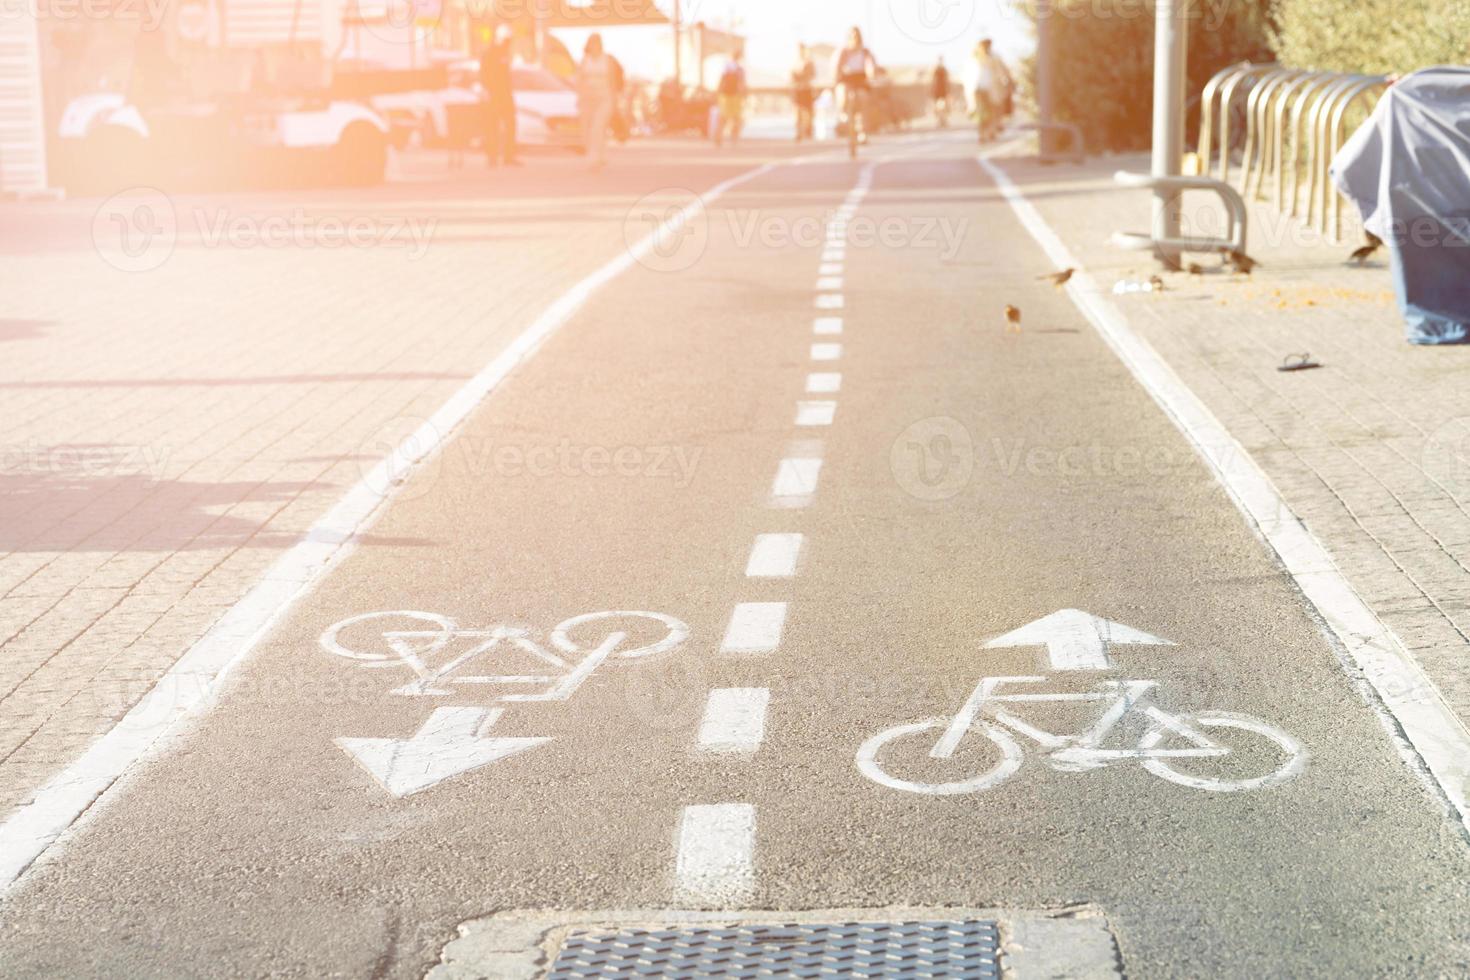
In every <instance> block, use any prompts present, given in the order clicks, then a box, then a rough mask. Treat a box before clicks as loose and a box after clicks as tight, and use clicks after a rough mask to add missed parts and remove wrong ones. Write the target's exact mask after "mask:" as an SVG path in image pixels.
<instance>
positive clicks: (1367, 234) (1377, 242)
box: [1363, 229, 1383, 248]
mask: <svg viewBox="0 0 1470 980" xmlns="http://www.w3.org/2000/svg"><path fill="white" fill-rule="evenodd" d="M1363 237H1364V238H1366V239H1367V240H1368V244H1369V245H1372V246H1373V247H1374V248H1382V247H1383V239H1381V238H1379V237H1378V236H1377V235H1375V234H1373V233H1372V232H1371V231H1368V230H1367V229H1364V230H1363Z"/></svg>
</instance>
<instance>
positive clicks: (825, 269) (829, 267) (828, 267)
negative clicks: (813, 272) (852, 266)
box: [817, 262, 842, 276]
mask: <svg viewBox="0 0 1470 980" xmlns="http://www.w3.org/2000/svg"><path fill="white" fill-rule="evenodd" d="M817 275H819V276H840V275H842V263H841V262H823V263H822V264H821V265H819V266H817Z"/></svg>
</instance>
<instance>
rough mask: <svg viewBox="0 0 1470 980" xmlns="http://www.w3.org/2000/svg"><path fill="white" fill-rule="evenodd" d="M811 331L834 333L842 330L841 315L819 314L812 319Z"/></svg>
mask: <svg viewBox="0 0 1470 980" xmlns="http://www.w3.org/2000/svg"><path fill="white" fill-rule="evenodd" d="M812 332H813V333H819V334H835V333H841V332H842V317H840V316H819V317H817V318H816V319H815V320H813V321H812Z"/></svg>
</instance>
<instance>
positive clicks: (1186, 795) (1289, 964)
mask: <svg viewBox="0 0 1470 980" xmlns="http://www.w3.org/2000/svg"><path fill="white" fill-rule="evenodd" d="M863 210H864V213H865V214H867V215H868V216H870V217H871V218H872V219H873V220H874V221H875V222H877V223H878V224H880V225H881V224H882V223H883V222H884V221H890V220H891V221H894V222H897V223H906V224H908V225H910V226H913V227H919V226H921V225H922V224H923V222H924V221H925V220H926V219H933V218H944V219H947V220H950V221H953V222H957V223H965V224H966V226H967V230H966V233H965V234H964V235H963V236H962V239H963V243H964V244H963V247H962V248H961V249H960V250H959V251H958V252H957V253H955V254H953V255H948V256H943V255H940V256H936V255H935V254H933V253H927V252H925V251H924V250H923V249H919V248H914V247H912V246H911V245H910V246H909V247H883V246H880V247H878V248H876V249H873V250H857V251H854V252H853V253H852V257H851V258H850V259H849V263H848V270H847V279H848V284H849V285H848V289H847V294H846V296H845V298H844V303H845V307H846V311H847V313H846V323H845V326H844V330H845V335H846V341H845V345H844V358H845V359H846V368H845V370H844V375H843V392H844V393H843V401H842V408H841V412H840V415H839V418H838V421H837V423H836V424H835V425H834V426H833V428H832V430H831V433H830V435H829V437H828V440H827V452H826V458H827V465H826V468H825V471H824V474H823V479H824V481H826V482H825V487H824V491H823V494H822V495H821V497H820V498H819V499H818V500H816V501H815V502H814V504H813V506H812V508H811V510H810V512H809V514H808V515H807V520H808V522H809V528H810V530H809V535H810V539H811V542H812V558H811V562H810V564H809V565H808V566H807V567H806V568H805V569H804V571H803V576H802V578H801V582H800V589H801V592H800V595H799V598H798V600H797V604H798V605H799V607H800V608H801V609H802V610H803V613H802V614H801V615H796V614H795V613H793V618H792V623H791V627H790V629H789V630H788V632H787V634H786V637H785V641H784V644H783V650H784V651H785V656H784V657H783V658H782V671H783V679H782V680H780V681H776V682H775V685H774V690H776V691H779V692H781V694H780V696H781V697H782V698H784V699H786V700H788V701H794V702H797V703H802V704H804V705H805V711H804V717H803V723H802V724H799V725H792V724H786V725H781V726H778V727H775V728H773V730H772V734H771V736H770V738H769V740H768V742H767V744H766V746H765V748H764V750H763V751H764V752H766V753H768V754H769V755H770V756H771V757H772V758H777V759H780V760H781V763H782V765H781V766H780V767H779V771H777V769H776V767H774V766H773V768H772V770H771V771H770V772H769V773H765V772H763V773H762V777H763V780H762V782H761V783H760V789H759V790H758V791H759V792H761V794H762V795H763V797H766V798H770V799H775V800H782V801H785V802H783V803H780V804H778V805H776V806H769V805H768V806H766V807H763V808H762V821H763V823H762V826H761V844H762V850H761V852H760V857H761V859H762V861H763V865H762V867H763V868H765V869H766V870H767V873H766V874H764V875H763V876H762V879H761V880H762V882H763V883H764V885H765V886H766V890H764V891H763V892H762V894H761V900H760V901H759V902H758V904H759V905H760V906H761V907H767V906H769V907H778V908H781V907H824V906H825V907H836V906H841V907H849V908H852V907H857V908H879V907H884V906H890V905H914V906H926V907H932V906H950V905H963V906H967V907H977V906H981V907H983V906H999V907H1009V908H1027V907H1031V908H1052V909H1055V908H1065V907H1072V906H1080V907H1085V908H1086V909H1087V910H1089V911H1096V912H1098V913H1101V914H1102V915H1104V916H1106V917H1107V920H1108V922H1109V925H1110V927H1111V929H1112V931H1113V934H1114V936H1115V938H1116V941H1117V944H1118V949H1119V952H1120V954H1121V959H1122V963H1123V965H1124V967H1125V968H1126V969H1127V971H1128V973H1129V974H1131V975H1137V976H1184V975H1189V976H1204V975H1228V976H1246V975H1267V974H1269V975H1301V976H1343V975H1389V974H1395V973H1397V974H1420V975H1422V974H1424V973H1444V974H1456V973H1463V972H1464V971H1465V969H1466V968H1467V959H1466V957H1467V946H1466V937H1467V931H1466V929H1467V921H1466V915H1465V911H1464V909H1465V906H1464V904H1463V899H1464V895H1465V888H1464V885H1463V884H1462V882H1463V880H1464V879H1463V876H1464V872H1465V870H1466V850H1465V842H1464V839H1463V836H1462V833H1461V831H1460V830H1459V828H1458V826H1457V824H1456V822H1455V821H1454V819H1453V818H1452V817H1451V816H1450V815H1449V814H1448V812H1447V808H1446V807H1445V806H1444V804H1443V801H1442V800H1441V799H1440V798H1439V796H1438V794H1437V793H1436V792H1434V791H1433V789H1432V788H1431V787H1429V786H1428V785H1427V781H1426V780H1424V779H1422V778H1421V777H1420V776H1419V774H1417V773H1416V772H1414V771H1413V770H1412V769H1411V768H1410V767H1409V766H1407V765H1406V764H1405V762H1404V761H1403V759H1402V758H1401V756H1400V754H1399V751H1398V749H1397V747H1396V745H1395V741H1394V739H1393V738H1392V737H1391V734H1390V732H1388V731H1386V730H1385V726H1384V724H1383V723H1382V722H1381V721H1380V719H1379V716H1378V714H1377V713H1376V712H1375V711H1374V710H1373V709H1372V708H1371V707H1370V706H1369V705H1367V704H1365V703H1364V701H1363V699H1362V697H1361V696H1360V695H1359V693H1358V691H1357V687H1356V685H1355V684H1354V683H1353V682H1352V681H1351V680H1350V679H1349V678H1348V677H1347V676H1346V673H1345V671H1344V669H1343V668H1342V666H1341V665H1340V662H1339V660H1338V655H1337V653H1336V652H1335V651H1334V650H1333V648H1332V646H1331V645H1330V644H1329V643H1328V642H1327V640H1326V639H1325V638H1324V634H1323V630H1322V629H1321V628H1319V625H1318V624H1317V623H1316V622H1315V621H1314V618H1313V616H1312V615H1311V614H1310V612H1309V611H1308V609H1307V608H1306V606H1305V603H1304V602H1303V600H1302V598H1301V596H1300V594H1299V593H1298V591H1297V588H1296V586H1295V584H1294V582H1293V581H1292V580H1291V579H1290V577H1289V576H1287V575H1286V574H1285V573H1284V572H1283V570H1282V569H1281V567H1280V566H1279V564H1278V563H1277V561H1276V559H1275V557H1274V555H1272V554H1271V553H1270V552H1269V550H1268V549H1267V548H1266V547H1265V545H1264V543H1263V542H1262V541H1260V540H1259V539H1258V538H1257V536H1256V535H1255V533H1254V532H1253V531H1252V529H1251V528H1250V527H1249V526H1248V525H1247V523H1246V522H1245V521H1244V520H1243V518H1242V517H1241V514H1240V512H1239V511H1238V510H1237V508H1236V507H1235V506H1234V504H1233V503H1232V502H1231V500H1230V499H1229V497H1228V495H1227V494H1226V492H1225V491H1224V489H1223V488H1222V487H1221V486H1220V485H1219V484H1218V482H1217V481H1216V480H1215V479H1214V477H1213V476H1212V474H1211V473H1210V471H1209V470H1208V469H1207V468H1206V467H1205V466H1204V464H1203V463H1202V461H1201V460H1200V459H1199V458H1198V457H1197V456H1196V454H1195V452H1194V450H1193V449H1192V448H1191V446H1190V444H1189V443H1188V441H1187V440H1186V438H1185V437H1184V436H1183V435H1182V434H1181V433H1180V432H1179V431H1178V430H1177V429H1176V428H1175V427H1174V426H1173V425H1172V424H1171V423H1170V421H1169V420H1168V418H1167V417H1166V416H1165V414H1164V413H1163V412H1162V411H1160V409H1159V407H1158V406H1157V405H1155V403H1154V402H1153V400H1152V398H1151V397H1150V395H1149V394H1148V393H1146V392H1145V391H1144V390H1143V389H1142V388H1141V387H1140V386H1139V385H1138V384H1137V383H1136V382H1135V381H1134V380H1133V378H1132V377H1131V376H1130V375H1129V374H1128V372H1127V370H1126V369H1125V368H1124V367H1123V366H1122V365H1121V364H1120V363H1119V362H1118V360H1117V359H1116V357H1115V356H1114V355H1113V353H1112V352H1111V351H1110V350H1109V348H1108V347H1107V346H1106V344H1105V343H1104V342H1103V341H1102V339H1101V338H1099V337H1098V336H1097V335H1096V333H1095V332H1094V331H1093V330H1092V328H1091V327H1090V326H1089V325H1088V323H1087V322H1086V320H1084V319H1083V318H1082V317H1081V316H1080V315H1079V313H1078V312H1077V310H1076V309H1075V308H1074V307H1073V306H1072V304H1071V302H1070V300H1069V299H1068V297H1067V295H1066V294H1065V293H1064V292H1061V291H1058V290H1056V289H1054V288H1053V287H1052V286H1051V285H1050V284H1048V283H1046V282H1044V281H1037V278H1036V277H1037V276H1039V275H1041V274H1043V273H1046V272H1050V271H1053V270H1051V269H1049V268H1048V267H1047V263H1046V260H1045V258H1044V256H1043V255H1042V254H1041V252H1040V250H1039V249H1037V248H1036V247H1035V246H1034V245H1033V244H1032V241H1031V239H1030V238H1029V236H1027V235H1026V234H1025V233H1024V232H1023V231H1022V229H1021V228H1020V227H1019V225H1018V224H1017V223H1016V221H1015V219H1014V217H1013V215H1012V213H1011V211H1010V208H1009V206H1008V205H1007V204H1006V203H1005V202H1004V201H1003V200H1002V199H1001V198H1000V196H999V195H998V194H997V192H996V189H995V187H994V185H993V184H992V183H991V182H990V181H989V180H988V179H987V178H986V177H985V176H984V174H983V173H982V172H981V171H980V170H979V169H978V168H977V166H976V164H975V161H974V158H973V154H972V152H971V151H970V150H969V148H968V147H958V146H956V147H955V149H954V151H953V153H952V154H951V155H950V156H949V157H948V158H947V159H926V160H914V161H904V162H901V163H895V164H892V165H889V166H885V167H883V168H880V169H879V170H878V171H877V175H876V180H875V183H874V187H873V190H872V193H871V194H870V196H869V198H868V200H867V202H866V204H865V206H864V209H863ZM895 241H896V240H895ZM1143 301H1144V300H1140V302H1143ZM1007 305H1011V306H1014V307H1016V308H1017V309H1018V310H1019V311H1020V318H1019V320H1020V322H1019V323H1012V322H1011V321H1010V318H1008V317H1006V316H1005V314H1004V308H1005V307H1006V306H1007ZM794 608H795V607H794ZM839 745H840V746H842V747H843V748H844V749H846V754H847V757H848V766H847V768H845V769H844V768H842V767H839V766H837V765H835V764H834V763H835V761H836V757H837V755H838V754H839V749H838V748H837V746H839ZM1389 918H1391V920H1392V921H1393V923H1394V933H1395V941H1394V942H1393V943H1391V944H1390V943H1385V942H1383V941H1382V932H1381V930H1382V925H1383V922H1384V921H1385V919H1389Z"/></svg>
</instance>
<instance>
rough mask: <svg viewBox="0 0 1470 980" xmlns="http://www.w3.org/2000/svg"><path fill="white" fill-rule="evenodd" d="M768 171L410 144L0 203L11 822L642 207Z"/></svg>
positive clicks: (655, 151) (659, 153) (656, 156)
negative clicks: (370, 164)
mask: <svg viewBox="0 0 1470 980" xmlns="http://www.w3.org/2000/svg"><path fill="white" fill-rule="evenodd" d="M768 155H769V154H768V153H764V154H763V156H762V159H764V158H765V156H768ZM759 162H760V159H757V158H756V155H755V154H754V153H747V154H745V155H741V154H739V153H727V154H723V155H720V156H718V157H717V156H715V155H714V154H713V153H712V152H711V151H710V150H709V149H708V148H707V147H704V146H701V145H698V144H685V145H683V146H682V147H681V146H679V145H673V144H670V145H664V146H649V145H647V144H645V145H643V146H640V147H629V148H626V149H624V150H622V151H621V152H618V153H616V154H615V156H614V162H613V165H612V166H611V167H609V168H608V169H607V170H606V171H604V172H602V173H601V174H597V175H593V174H590V173H589V172H588V168H587V165H586V162H585V161H584V160H582V159H581V158H578V157H574V156H572V155H570V154H557V155H555V156H531V155H528V156H527V160H526V166H525V167H524V168H523V169H520V170H514V171H511V170H501V171H499V172H495V173H490V172H487V171H486V170H485V169H484V167H483V164H481V163H480V162H479V161H478V160H470V161H469V162H468V163H467V165H466V167H465V168H464V169H463V170H460V171H455V172H450V171H448V170H447V169H446V168H445V166H444V159H443V158H442V156H441V157H439V158H434V157H432V156H422V157H419V158H415V159H413V160H410V161H408V165H407V166H402V167H400V168H399V179H398V180H397V181H396V182H394V183H391V184H389V185H387V186H384V187H382V188H373V189H371V190H367V191H333V190H321V191H311V192H306V191H302V192H290V193H284V192H283V193H269V194H266V193H262V194H235V195H216V196H189V197H176V198H173V199H169V198H165V197H162V196H161V195H157V194H154V195H147V194H143V195H135V196H134V198H130V199H128V201H127V202H125V206H121V207H118V206H112V207H108V206H103V202H101V201H99V200H75V201H63V202H37V203H26V204H0V818H3V817H4V816H6V815H8V814H9V813H10V812H11V811H12V809H13V808H14V807H15V806H17V805H19V804H23V803H25V802H26V801H27V800H28V799H29V798H30V794H31V793H32V792H33V791H34V790H35V789H37V788H38V787H39V786H40V785H42V784H43V783H44V781H45V780H46V779H47V778H48V777H49V776H50V775H51V774H53V773H54V772H56V771H57V770H58V769H59V768H60V767H61V766H63V765H64V764H66V763H67V762H69V761H70V760H71V759H73V758H75V757H76V756H77V755H79V754H80V753H81V752H82V751H83V750H84V749H85V748H86V746H87V745H89V744H90V743H91V742H92V740H94V739H95V738H96V737H97V736H99V735H101V734H102V733H103V732H105V731H107V729H108V728H109V727H111V725H112V724H113V723H114V722H115V721H116V720H117V719H118V718H120V717H121V716H122V715H123V714H125V713H126V711H127V710H128V709H129V708H130V707H131V706H132V705H133V704H134V703H136V702H137V700H138V699H139V698H140V697H141V696H142V695H143V694H144V693H145V692H146V691H147V690H148V689H149V688H150V687H151V686H152V685H153V684H154V682H155V681H156V679H157V678H158V677H159V676H160V675H161V674H162V673H163V672H164V671H165V670H167V669H168V668H169V666H171V665H172V664H173V663H174V661H175V660H177V659H178V658H179V657H180V656H182V655H183V653H184V652H186V651H187V650H188V649H189V647H190V646H191V645H192V644H193V643H194V642H195V641H196V640H198V639H199V638H200V637H201V636H202V635H203V634H204V633H205V632H206V631H207V630H208V628H209V627H210V626H211V625H212V624H213V623H214V621H215V620H216V619H217V618H218V617H219V616H220V615H221V614H222V613H223V612H224V611H225V610H226V609H228V608H229V607H230V606H231V605H232V604H233V603H234V602H236V601H237V600H238V599H239V598H240V597H241V596H242V595H243V594H244V592H245V591H246V590H248V588H249V587H250V586H251V585H252V584H253V583H254V582H255V581H256V580H257V579H258V577H259V576H260V574H261V573H262V572H263V571H264V570H265V569H267V568H268V567H269V566H270V565H271V564H272V562H274V561H275V559H276V558H277V557H278V556H279V555H280V554H281V553H282V552H283V551H284V550H285V549H286V548H288V547H290V546H291V545H292V544H294V543H295V542H296V540H297V539H298V538H299V536H300V535H301V534H302V533H303V532H304V531H305V530H306V529H307V528H308V527H310V525H311V524H312V523H313V522H314V521H315V520H316V518H317V517H318V516H320V515H321V514H322V513H324V512H325V511H326V509H327V508H329V507H330V506H331V505H332V504H333V503H335V502H336V500H337V499H338V498H339V497H340V496H341V495H342V494H343V493H344V492H345V491H346V490H347V489H348V488H349V487H351V486H352V485H353V484H355V483H356V482H357V481H358V480H360V479H361V478H362V477H363V475H364V474H365V473H366V472H367V471H369V470H370V469H371V467H372V466H373V465H374V464H375V463H376V462H377V461H378V460H380V459H381V458H382V457H383V456H384V455H385V454H386V453H387V451H388V450H389V449H390V448H391V447H392V446H393V445H396V444H397V442H399V441H400V440H401V439H403V438H404V437H406V436H407V435H408V434H409V433H411V432H412V431H413V430H414V429H415V428H416V427H417V425H418V424H419V423H420V421H421V420H422V419H424V418H426V417H427V416H428V415H430V414H431V413H432V412H433V411H434V410H435V409H437V408H438V407H439V406H440V405H441V404H443V403H444V402H445V401H446V400H447V398H448V397H449V395H450V394H451V393H453V392H454V391H455V390H457V389H458V388H459V387H460V386H461V385H462V384H463V383H464V381H465V380H466V379H467V378H468V377H470V376H471V375H472V374H473V373H474V372H476V371H477V370H479V368H481V367H482V366H483V365H485V364H486V363H488V362H489V361H490V360H491V359H492V358H493V357H494V356H495V355H496V354H498V353H499V352H500V351H501V350H502V349H504V347H505V346H506V344H507V343H508V341H509V340H510V339H511V338H513V337H515V336H516V335H517V334H518V333H519V332H520V331H522V330H523V329H524V328H525V327H526V325H527V324H529V322H530V321H531V320H532V319H533V318H534V317H535V316H536V315H537V314H538V313H540V311H541V310H542V309H544V308H545V307H546V306H547V305H549V303H550V302H551V301H552V300H554V299H555V298H556V297H557V296H558V295H560V293H561V292H562V291H563V290H565V289H566V288H567V287H569V286H571V285H572V284H573V283H575V282H577V281H578V280H579V279H581V278H582V277H583V276H585V275H587V274H588V273H590V272H591V271H592V270H594V269H596V268H597V267H599V266H601V265H602V264H603V263H604V262H606V261H607V260H609V259H610V258H612V257H613V256H614V255H616V254H617V253H618V252H619V251H620V250H622V249H623V248H625V247H626V246H625V242H626V240H627V239H626V237H625V236H626V235H627V234H629V228H628V225H629V215H630V206H631V205H632V204H633V202H635V201H637V200H639V199H640V198H642V196H643V195H648V194H660V195H665V196H668V195H670V193H671V189H672V188H679V187H692V188H695V189H700V188H704V187H709V186H711V185H713V184H715V183H717V182H718V181H720V180H722V179H724V178H726V177H728V176H731V175H733V174H736V173H739V172H742V171H745V170H747V169H749V168H750V167H752V166H755V165H756V164H758V163H759ZM671 165H672V166H673V167H674V168H675V169H674V170H672V171H671V170H670V166H671ZM662 199H663V198H662V197H660V198H658V200H662ZM670 202H671V203H674V204H681V205H682V204H683V203H684V198H683V197H681V196H680V195H679V194H677V193H673V194H672V196H671V197H670ZM662 209H663V206H662V205H661V206H660V207H659V208H658V209H657V210H658V213H659V214H660V216H661V215H662ZM632 223H633V224H634V225H636V227H633V228H632V229H631V231H632V233H634V234H635V235H641V234H644V233H646V231H647V227H648V226H647V225H646V222H643V221H642V219H641V218H640V217H638V216H636V215H635V216H634V218H633V222H632ZM483 458H486V459H488V458H490V456H489V454H483ZM384 544H391V542H387V541H382V540H377V539H374V538H372V537H371V536H369V538H368V540H367V542H366V546H367V547H372V546H374V545H384Z"/></svg>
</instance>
